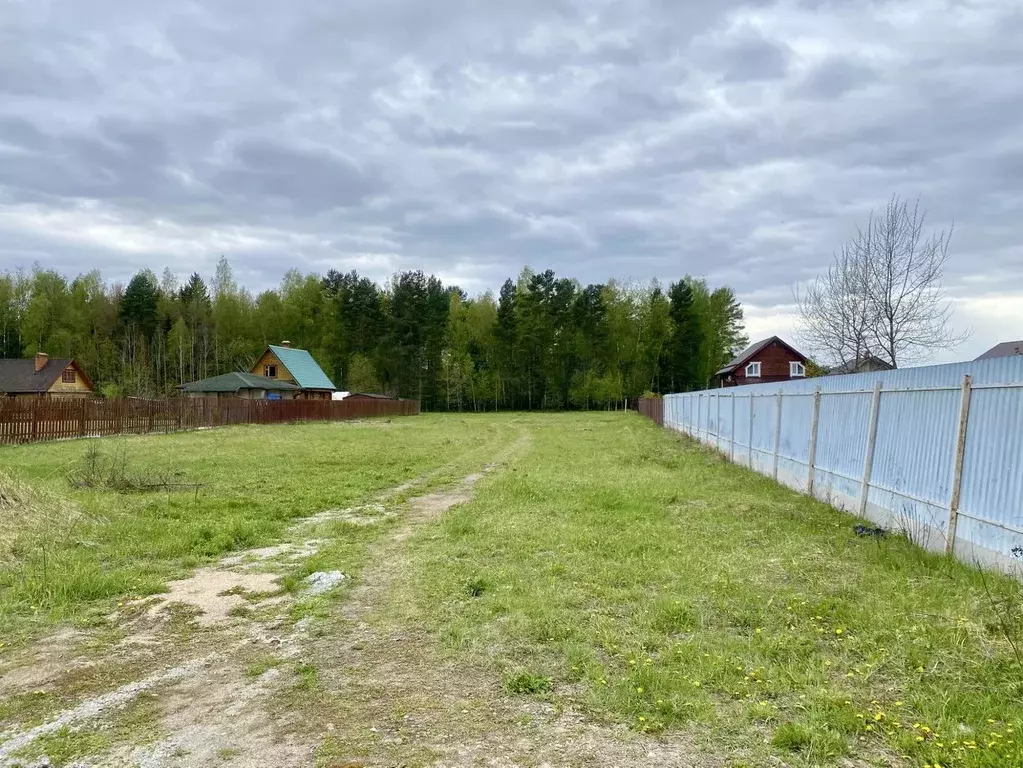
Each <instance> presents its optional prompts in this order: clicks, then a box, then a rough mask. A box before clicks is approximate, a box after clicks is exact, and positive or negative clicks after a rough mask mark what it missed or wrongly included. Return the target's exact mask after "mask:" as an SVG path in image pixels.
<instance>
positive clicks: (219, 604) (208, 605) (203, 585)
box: [149, 568, 281, 626]
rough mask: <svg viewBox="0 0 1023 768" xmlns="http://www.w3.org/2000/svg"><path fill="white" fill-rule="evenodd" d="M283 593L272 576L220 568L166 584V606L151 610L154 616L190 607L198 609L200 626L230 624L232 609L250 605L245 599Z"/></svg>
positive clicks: (274, 596) (161, 604) (203, 571)
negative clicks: (171, 607)
mask: <svg viewBox="0 0 1023 768" xmlns="http://www.w3.org/2000/svg"><path fill="white" fill-rule="evenodd" d="M280 591H281V587H280V585H279V584H278V583H277V576H276V575H275V574H272V573H238V572H237V571H226V570H223V569H221V568H200V569H199V570H197V571H196V572H195V573H193V574H192V575H191V576H189V577H188V578H187V579H182V580H180V581H171V582H168V584H167V594H166V596H165V597H164V602H162V603H158V604H156V605H154V606H153V607H152V608H150V609H149V613H150V615H151V616H155V615H156V614H157V613H158V612H159V611H161V610H162V609H163V608H164V607H165V606H166V605H167V604H178V605H187V606H191V607H192V608H195V609H196V617H195V620H196V621H197V622H198V624H199V625H200V626H210V625H212V624H218V623H220V622H222V621H227V620H228V619H229V618H230V616H231V612H232V610H233V609H235V608H238V607H241V606H245V605H247V604H248V600H247V599H246V596H261V595H267V596H273V597H269V598H268V600H264V601H263V603H264V604H266V602H268V601H269V600H276V599H277V598H276V595H277V594H278V593H279V592H280Z"/></svg>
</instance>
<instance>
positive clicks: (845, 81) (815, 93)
mask: <svg viewBox="0 0 1023 768" xmlns="http://www.w3.org/2000/svg"><path fill="white" fill-rule="evenodd" d="M877 77H878V75H877V71H876V70H875V69H874V68H873V67H870V66H868V65H866V64H864V63H862V62H858V61H854V60H851V59H846V58H839V57H834V58H830V59H828V60H827V61H825V62H824V63H822V64H820V65H819V66H816V67H814V68H813V70H811V71H810V73H809V74H808V75H807V76H806V78H805V79H804V80H803V82H802V83H800V84H799V86H798V87H797V88H796V89H795V94H796V95H797V96H805V97H807V98H811V99H820V100H822V101H831V100H833V99H836V98H838V97H840V96H842V95H844V94H846V93H848V92H849V91H852V90H854V89H856V88H862V87H864V86H866V85H868V84H870V83H872V82H874V81H875V80H877Z"/></svg>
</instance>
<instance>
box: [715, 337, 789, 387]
mask: <svg viewBox="0 0 1023 768" xmlns="http://www.w3.org/2000/svg"><path fill="white" fill-rule="evenodd" d="M806 362H807V358H806V355H804V354H803V353H802V352H800V351H799V350H797V349H796V348H795V347H793V346H792V345H790V344H788V343H787V342H785V341H782V340H781V339H779V338H778V337H777V336H772V337H771V338H769V339H764V340H763V341H758V342H757V343H756V344H750V346H748V347H746V349H744V350H743V351H742V352H740V353H739V354H738V355H737V356H736V357H734V358H732V360H731V361H730V362H729V363H728V365H726V366H725V367H724V368H722V369H721V370H720V371H718V372H717V373H716V374H714V376H715V378H717V380H718V382H719V383H720V386H722V387H737V386H742V385H743V384H764V383H769V382H778V381H789V380H790V379H802V378H804V377H805V376H806Z"/></svg>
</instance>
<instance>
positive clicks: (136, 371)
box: [0, 258, 747, 411]
mask: <svg viewBox="0 0 1023 768" xmlns="http://www.w3.org/2000/svg"><path fill="white" fill-rule="evenodd" d="M285 339H287V340H289V341H290V342H291V343H292V345H293V346H295V347H300V348H304V349H308V350H309V351H310V352H311V353H312V355H313V357H315V358H316V360H317V361H318V362H319V363H320V365H321V366H322V367H323V369H324V370H325V371H326V372H327V373H328V375H330V376H331V377H332V378H333V380H334V383H335V384H336V385H337V386H338V387H339V388H341V389H345V390H349V391H353V392H386V393H389V394H395V395H400V396H402V397H412V398H417V399H419V400H420V401H421V403H422V406H423V408H424V409H425V410H481V411H482V410H495V409H499V408H500V409H540V408H543V409H562V408H604V407H613V406H614V405H616V404H620V403H623V402H625V401H626V400H629V399H631V398H634V397H637V396H639V395H641V394H642V393H644V392H647V391H653V392H659V393H662V392H673V391H686V390H692V389H700V388H703V387H705V386H707V385H708V384H709V383H710V381H711V379H712V376H713V374H714V371H716V370H717V369H718V368H720V367H721V366H722V365H723V364H724V363H725V362H726V361H727V360H728V359H729V358H730V357H731V355H732V354H733V353H734V352H735V351H737V350H738V349H740V348H741V347H743V346H744V345H745V344H746V341H747V340H746V337H745V334H744V332H743V315H742V308H741V306H740V305H739V303H738V301H737V300H736V298H735V295H734V293H733V292H732V290H731V289H729V288H727V287H724V288H717V289H711V288H710V287H709V286H708V285H707V284H706V282H704V281H703V280H699V279H694V278H691V277H683V278H681V279H680V280H678V281H677V282H673V283H671V284H670V285H669V286H668V288H667V290H664V289H662V287H661V286H660V285H659V284H658V283H657V282H656V281H654V282H652V283H650V284H649V285H636V284H629V283H620V282H616V281H609V282H607V283H604V284H599V285H586V286H584V285H581V284H580V283H579V282H578V281H575V280H571V279H567V278H559V277H557V276H556V275H555V273H554V272H552V271H550V270H548V271H545V272H533V271H531V270H529V269H524V270H523V271H522V273H521V274H520V275H519V276H518V278H517V279H515V280H510V279H509V280H507V281H506V282H505V283H504V285H503V286H502V287H501V290H500V293H499V294H498V295H497V296H494V295H493V294H492V293H489V292H488V293H484V294H482V295H479V296H472V297H471V296H469V295H467V294H466V292H465V291H463V290H462V289H460V288H458V287H457V286H445V285H444V284H443V283H442V282H441V281H440V280H439V279H438V278H436V277H435V276H433V275H427V274H424V273H423V272H421V271H408V272H401V273H399V274H396V275H394V277H392V278H391V280H390V281H389V282H388V283H387V284H386V285H385V286H379V285H377V284H376V283H375V282H373V281H372V280H370V279H368V278H366V277H362V276H360V275H359V274H357V273H356V272H348V273H341V272H337V271H331V272H329V273H328V274H327V275H326V276H325V277H324V276H320V275H316V274H307V275H304V274H301V273H300V272H298V271H296V270H292V271H290V272H288V273H287V274H286V275H285V276H284V279H283V281H282V282H281V285H280V287H279V288H277V289H275V290H268V291H263V292H261V293H259V294H253V293H252V292H250V291H248V290H246V289H245V288H243V287H241V286H239V285H238V284H237V282H236V281H235V279H234V276H233V273H232V269H231V266H230V264H229V263H228V261H227V260H226V259H224V258H221V260H220V262H219V263H218V265H217V268H216V272H215V274H214V275H213V276H212V278H211V279H209V280H207V279H204V278H203V277H201V276H200V275H198V274H193V275H191V277H190V278H189V279H188V280H187V281H186V282H185V283H184V284H179V282H178V280H177V278H176V276H175V275H174V273H173V272H171V270H169V269H167V270H165V271H164V273H163V276H162V278H158V277H157V276H156V275H155V274H154V273H153V272H152V271H150V270H143V271H141V272H139V273H137V274H136V275H135V276H134V277H132V279H131V280H130V281H129V282H128V284H127V285H126V286H124V285H120V284H109V285H108V284H107V283H105V282H104V281H103V279H102V277H101V275H100V273H99V272H98V271H94V272H89V273H87V274H82V275H79V276H78V277H75V278H74V279H71V280H69V279H68V278H66V277H65V276H63V275H61V274H59V273H57V272H54V271H50V270H43V269H39V268H36V269H34V270H33V271H32V272H30V273H24V272H20V271H19V272H7V273H0V357H8V358H17V357H29V356H32V355H34V354H35V353H36V352H46V353H47V354H49V355H50V356H51V357H74V358H75V359H76V360H78V362H79V363H80V365H81V366H82V367H83V368H84V369H85V371H86V372H87V373H88V374H89V376H90V377H91V378H92V379H93V381H94V382H95V383H96V386H97V390H98V391H99V392H101V393H102V394H104V395H106V396H116V395H127V396H142V397H154V396H164V395H168V394H173V393H174V392H175V391H176V389H177V387H178V386H179V385H180V384H182V383H185V382H188V381H194V380H196V379H202V378H206V377H209V376H214V375H217V374H221V373H226V372H229V371H234V370H248V369H249V367H250V366H251V365H252V364H253V363H254V362H255V360H256V359H257V358H258V356H259V355H260V354H261V353H262V351H263V349H264V348H265V347H266V345H267V344H276V343H279V342H280V341H282V340H285Z"/></svg>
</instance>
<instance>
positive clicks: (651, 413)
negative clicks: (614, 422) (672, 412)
mask: <svg viewBox="0 0 1023 768" xmlns="http://www.w3.org/2000/svg"><path fill="white" fill-rule="evenodd" d="M636 410H637V411H639V412H640V413H641V414H643V415H644V416H646V417H647V418H648V419H653V421H654V423H655V424H656V425H657V426H659V427H663V426H664V400H663V399H662V398H660V397H641V398H639V403H638V404H637V406H636Z"/></svg>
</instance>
